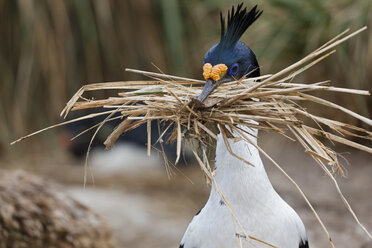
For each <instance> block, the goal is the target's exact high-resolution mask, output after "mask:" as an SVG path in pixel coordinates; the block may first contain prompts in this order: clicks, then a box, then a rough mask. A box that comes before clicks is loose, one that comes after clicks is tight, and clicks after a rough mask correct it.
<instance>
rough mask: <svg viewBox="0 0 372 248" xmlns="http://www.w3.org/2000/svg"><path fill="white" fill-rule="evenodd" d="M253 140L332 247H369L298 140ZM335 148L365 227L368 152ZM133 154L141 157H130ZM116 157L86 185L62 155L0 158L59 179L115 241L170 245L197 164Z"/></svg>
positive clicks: (196, 201) (193, 205)
mask: <svg viewBox="0 0 372 248" xmlns="http://www.w3.org/2000/svg"><path fill="white" fill-rule="evenodd" d="M260 144H261V146H262V147H263V148H265V149H266V151H267V152H268V153H269V154H271V155H272V157H273V158H274V159H275V160H276V161H277V162H278V163H279V164H280V165H281V166H282V167H283V168H284V169H285V170H286V171H287V172H288V173H289V174H290V175H291V176H292V177H293V178H294V179H295V180H296V182H297V183H298V184H299V185H300V186H301V188H302V189H303V190H304V192H305V194H306V195H307V196H308V198H309V199H310V201H311V202H312V203H313V205H314V207H315V209H316V210H317V211H318V213H319V215H320V217H321V218H322V219H323V221H324V223H325V225H326V226H327V228H328V230H329V232H330V234H331V236H332V239H333V241H334V244H335V247H337V248H346V247H348V248H350V247H357V248H370V247H372V242H371V241H368V238H367V236H366V235H365V234H364V233H363V231H362V230H361V229H360V227H358V225H357V224H356V222H355V221H354V219H353V218H352V216H351V214H350V213H349V212H348V210H347V209H346V208H345V206H344V204H343V202H342V200H341V199H340V197H339V196H338V194H337V191H336V190H335V187H334V185H333V184H332V182H331V181H330V180H329V178H327V176H326V175H325V174H324V172H323V171H322V170H321V169H320V168H319V166H317V164H316V163H315V162H313V161H312V159H311V158H309V156H307V155H306V154H305V153H304V152H303V149H302V148H301V147H300V146H299V144H297V143H293V142H291V141H288V140H284V139H281V138H279V137H271V135H268V134H262V135H261V141H260ZM343 149H345V148H343V147H338V148H337V149H336V150H337V151H339V152H341V153H342V155H343V156H345V157H346V158H347V160H348V161H349V163H350V164H348V163H347V162H343V164H344V166H345V168H346V170H347V172H348V173H347V177H346V178H342V177H340V176H338V177H337V180H338V182H339V183H340V187H341V189H342V191H343V192H344V194H345V196H346V198H347V199H348V200H349V202H350V204H351V206H352V207H353V208H354V210H355V212H356V213H357V215H358V217H359V218H360V220H361V222H362V223H363V224H365V226H366V227H367V229H368V230H369V231H370V232H372V215H371V212H372V199H371V198H372V193H371V192H372V180H371V178H372V156H371V155H368V154H366V153H362V152H359V151H355V150H343ZM133 154H134V155H133ZM133 156H136V158H140V157H141V158H142V159H136V158H135V159H133ZM123 157H124V162H123V163H124V164H123V168H124V169H122V170H121V169H120V163H117V165H119V166H117V165H116V166H114V167H113V168H111V169H110V168H109V167H108V165H106V166H107V168H108V169H104V168H105V167H100V168H97V166H95V167H94V168H93V175H94V178H95V182H94V184H92V182H91V179H90V175H89V174H88V179H89V183H88V186H87V187H86V188H84V187H83V174H84V168H83V166H82V164H83V162H82V161H73V160H70V159H68V158H67V157H66V156H63V155H62V156H57V157H53V158H50V157H48V156H45V157H43V156H36V157H33V158H29V159H27V160H25V159H23V160H20V161H11V162H7V163H6V164H5V163H1V164H0V166H1V167H7V168H8V169H9V168H12V169H14V168H23V169H25V170H29V171H32V172H33V173H35V174H38V175H41V176H43V177H47V178H51V179H53V180H55V181H57V182H59V183H61V184H62V185H63V186H64V187H65V188H66V190H67V191H68V192H70V193H71V195H72V196H74V197H75V198H76V199H78V200H79V201H81V202H83V203H85V204H86V205H88V206H90V207H91V208H93V209H95V210H96V211H97V212H99V213H101V215H102V216H103V217H104V218H106V219H107V221H108V222H109V224H110V226H111V228H112V230H113V232H114V237H115V239H116V243H117V247H128V248H137V247H138V248H139V247H162V248H167V247H169V248H171V247H173V248H174V247H178V245H179V242H180V240H181V238H182V235H183V233H184V231H185V229H186V227H187V225H188V223H189V221H190V220H191V219H192V217H193V216H194V214H195V213H196V212H197V211H198V210H199V209H200V208H201V207H202V206H203V205H204V203H205V202H206V200H207V197H208V193H209V186H208V185H207V184H206V182H205V180H204V178H203V176H202V172H201V171H200V170H199V169H198V167H197V166H192V165H189V166H185V167H181V168H178V169H172V171H173V174H172V175H171V176H170V177H168V176H167V173H166V170H165V169H164V167H162V166H160V165H159V162H158V161H159V159H158V158H155V159H154V158H152V159H147V158H146V157H145V152H139V153H138V152H133V151H131V152H129V153H125V154H124V155H123ZM109 158H110V156H109V157H108V158H107V159H104V160H103V161H108V160H110V159H109ZM129 158H130V159H129ZM52 161H53V162H52ZM128 161H129V162H128ZM154 161H155V162H154ZM264 163H265V166H266V169H267V171H268V174H269V176H270V178H271V180H272V182H273V184H274V185H275V188H276V189H277V190H278V192H279V193H280V194H281V195H282V196H283V198H285V199H286V200H287V201H288V202H289V203H290V205H292V206H293V208H294V209H295V210H296V211H297V212H298V213H299V215H300V216H301V218H302V219H303V221H304V223H305V226H306V228H307V231H308V236H309V240H310V244H311V247H312V248H323V247H330V244H329V242H328V241H327V236H326V235H325V233H324V231H323V230H322V228H321V226H320V225H319V224H318V222H317V220H316V218H315V217H314V215H313V214H312V212H311V211H310V209H309V207H308V206H307V205H306V203H305V201H304V200H303V199H302V198H301V196H300V194H299V193H298V192H297V191H296V189H295V188H294V187H293V185H291V184H290V183H289V182H288V180H287V179H286V178H285V177H284V176H283V175H282V174H281V173H280V172H279V171H278V170H277V169H276V168H275V167H274V166H273V165H272V164H270V162H268V161H267V160H265V161H264ZM107 164H108V162H107ZM128 168H131V169H128ZM133 168H140V169H133ZM110 171H111V172H110Z"/></svg>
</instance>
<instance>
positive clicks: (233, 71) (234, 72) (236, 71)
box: [229, 64, 239, 76]
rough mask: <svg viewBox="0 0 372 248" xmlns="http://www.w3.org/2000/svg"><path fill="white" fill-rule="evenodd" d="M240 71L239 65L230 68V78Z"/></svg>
mask: <svg viewBox="0 0 372 248" xmlns="http://www.w3.org/2000/svg"><path fill="white" fill-rule="evenodd" d="M238 71H239V65H238V64H233V65H232V66H231V67H230V70H229V75H230V76H235V75H236V74H237V73H238Z"/></svg>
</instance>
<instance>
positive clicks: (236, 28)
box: [219, 3, 262, 49]
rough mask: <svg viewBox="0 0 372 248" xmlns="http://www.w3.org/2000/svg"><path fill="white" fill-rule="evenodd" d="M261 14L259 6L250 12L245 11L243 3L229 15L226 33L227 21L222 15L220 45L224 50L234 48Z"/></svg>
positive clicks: (232, 9)
mask: <svg viewBox="0 0 372 248" xmlns="http://www.w3.org/2000/svg"><path fill="white" fill-rule="evenodd" d="M261 14H262V10H258V9H257V5H256V6H254V7H253V8H252V9H251V10H250V11H247V8H244V9H243V3H241V4H239V5H238V6H237V8H236V11H235V9H234V6H233V7H232V8H231V10H230V11H229V12H228V15H227V30H226V33H225V19H224V17H223V15H222V13H220V20H221V40H220V44H219V45H220V46H221V47H223V48H224V49H229V48H231V47H233V46H234V45H235V44H236V42H238V41H239V39H240V37H242V35H243V34H244V32H245V31H246V30H247V28H248V27H249V26H250V25H251V24H252V23H254V22H255V21H256V20H257V19H258V18H259V17H260V16H261Z"/></svg>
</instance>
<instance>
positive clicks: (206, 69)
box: [203, 63, 213, 80]
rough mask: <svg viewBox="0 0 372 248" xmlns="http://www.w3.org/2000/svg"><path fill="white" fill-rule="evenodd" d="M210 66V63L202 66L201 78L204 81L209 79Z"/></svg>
mask: <svg viewBox="0 0 372 248" xmlns="http://www.w3.org/2000/svg"><path fill="white" fill-rule="evenodd" d="M212 68H213V67H212V65H211V64H210V63H205V64H204V65H203V77H204V79H205V80H208V79H209V78H210V77H211V73H212Z"/></svg>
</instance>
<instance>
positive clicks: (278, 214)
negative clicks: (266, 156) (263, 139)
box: [181, 130, 306, 248]
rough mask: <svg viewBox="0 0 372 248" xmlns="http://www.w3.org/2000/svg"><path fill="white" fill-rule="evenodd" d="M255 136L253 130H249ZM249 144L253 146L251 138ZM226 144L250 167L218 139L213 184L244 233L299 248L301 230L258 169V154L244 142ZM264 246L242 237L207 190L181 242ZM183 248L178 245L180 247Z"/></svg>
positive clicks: (187, 247) (198, 246)
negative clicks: (207, 193) (204, 203)
mask: <svg viewBox="0 0 372 248" xmlns="http://www.w3.org/2000/svg"><path fill="white" fill-rule="evenodd" d="M249 132H250V133H251V134H253V135H254V136H256V135H257V130H249ZM250 139H251V141H252V142H257V139H256V138H254V137H251V138H250ZM229 142H230V146H231V148H232V150H233V151H234V153H236V154H237V155H238V156H239V157H242V158H244V159H245V160H247V161H249V162H250V163H252V164H253V165H254V167H252V166H250V165H247V164H246V163H244V162H243V161H241V160H239V159H238V158H236V157H234V156H232V155H231V154H230V153H229V152H228V151H227V149H226V146H225V144H224V141H223V139H222V137H221V135H219V139H218V142H217V149H216V167H217V169H216V174H215V180H216V182H217V185H218V186H219V188H220V190H221V192H222V193H223V194H224V196H225V197H226V199H227V201H228V202H229V203H230V205H231V207H232V208H233V210H234V212H235V214H236V217H237V219H238V220H239V221H240V223H241V224H242V226H243V227H244V229H245V233H247V234H248V235H249V236H252V237H254V238H257V239H260V240H262V241H265V242H267V243H269V244H271V245H274V246H276V247H283V248H298V247H299V244H300V243H301V241H302V240H306V232H305V227H304V225H303V223H302V221H301V219H300V218H299V216H298V215H297V213H296V212H295V211H294V210H293V209H292V208H291V207H290V206H289V205H288V204H287V203H286V202H285V201H284V200H283V199H282V198H281V197H280V196H279V195H278V194H277V192H276V191H275V190H274V188H273V187H272V185H271V183H270V181H269V179H268V177H267V174H266V172H265V169H264V167H263V164H262V161H261V158H260V156H259V152H258V150H257V149H256V148H255V147H254V146H253V145H252V144H249V143H248V142H246V141H239V142H236V143H233V142H232V141H229ZM237 235H238V236H240V237H242V238H241V242H242V247H244V248H251V247H252V248H253V247H255V248H257V247H258V248H261V247H262V248H266V247H269V246H267V245H264V244H262V243H260V242H258V241H253V240H250V239H249V238H245V237H244V231H243V230H242V228H241V227H239V225H238V224H237V222H236V221H235V220H234V219H233V217H232V214H231V211H230V210H229V208H228V207H227V206H226V204H224V203H223V201H222V198H221V196H220V194H219V193H218V192H216V190H215V188H214V187H213V186H212V189H211V193H210V196H209V199H208V202H207V203H206V205H205V206H204V208H203V209H202V210H201V212H200V213H199V214H198V215H196V216H195V217H194V218H193V220H192V222H191V223H190V224H189V226H188V228H187V230H186V233H185V235H184V237H183V239H182V241H181V245H183V247H184V248H209V247H210V248H212V247H213V248H215V247H221V248H231V247H240V246H239V243H238V239H237ZM181 247H182V246H181Z"/></svg>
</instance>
